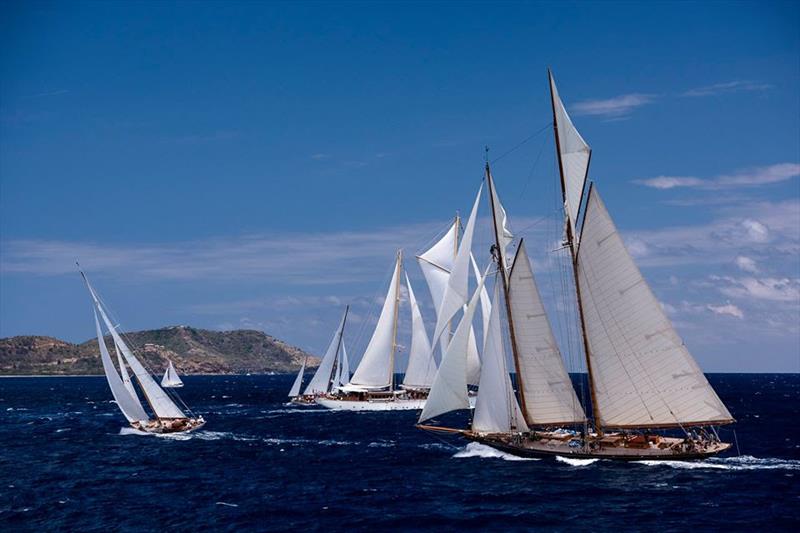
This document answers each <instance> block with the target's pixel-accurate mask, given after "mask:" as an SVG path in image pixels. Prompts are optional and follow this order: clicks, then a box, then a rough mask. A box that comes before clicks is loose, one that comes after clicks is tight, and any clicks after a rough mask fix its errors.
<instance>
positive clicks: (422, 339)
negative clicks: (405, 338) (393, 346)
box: [403, 274, 436, 389]
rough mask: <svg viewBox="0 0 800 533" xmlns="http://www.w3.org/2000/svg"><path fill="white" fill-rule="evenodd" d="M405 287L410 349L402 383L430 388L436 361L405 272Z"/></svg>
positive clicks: (412, 386)
mask: <svg viewBox="0 0 800 533" xmlns="http://www.w3.org/2000/svg"><path fill="white" fill-rule="evenodd" d="M406 287H407V288H408V302H409V304H410V305H411V350H410V352H409V354H408V367H407V368H406V373H405V376H404V377H403V385H405V386H406V387H409V388H421V389H427V388H430V386H431V384H433V379H434V378H435V377H436V361H435V360H434V359H433V349H432V348H431V342H430V340H428V332H427V331H425V322H423V321H422V313H421V312H420V310H419V305H417V298H416V297H415V296H414V290H413V289H412V288H411V281H410V280H409V279H408V274H406Z"/></svg>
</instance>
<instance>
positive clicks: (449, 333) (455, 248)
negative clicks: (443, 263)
mask: <svg viewBox="0 0 800 533" xmlns="http://www.w3.org/2000/svg"><path fill="white" fill-rule="evenodd" d="M453 227H454V228H455V239H453V261H454V262H455V260H456V256H458V230H459V229H461V217H460V216H459V214H458V211H456V218H455V220H454V221H453ZM451 270H452V269H451ZM451 273H452V272H451ZM448 275H449V274H448ZM452 337H453V319H452V318H451V319H450V321H449V322H448V323H447V344H450V339H451V338H452ZM440 346H441V344H440ZM442 357H444V354H442Z"/></svg>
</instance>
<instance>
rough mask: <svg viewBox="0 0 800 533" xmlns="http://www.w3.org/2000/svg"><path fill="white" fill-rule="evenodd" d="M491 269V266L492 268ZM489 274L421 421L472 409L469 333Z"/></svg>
mask: <svg viewBox="0 0 800 533" xmlns="http://www.w3.org/2000/svg"><path fill="white" fill-rule="evenodd" d="M490 267H491V266H490ZM488 272H489V270H488V268H487V270H486V273H485V274H484V275H483V276H482V277H481V279H480V281H479V282H478V288H477V289H476V290H475V294H474V295H473V296H472V299H471V300H470V303H469V305H468V306H467V310H466V311H465V312H464V316H463V317H461V321H460V322H459V324H458V327H457V328H456V332H455V334H454V335H453V338H452V339H451V341H450V344H448V346H447V351H446V352H445V354H444V356H443V357H442V362H441V364H440V365H439V370H438V371H437V372H436V377H435V378H434V380H433V386H432V387H431V390H430V392H429V393H428V399H427V400H426V401H425V407H424V408H423V409H422V414H421V415H420V417H419V421H420V422H423V421H425V420H429V419H431V418H433V417H435V416H438V415H441V414H443V413H448V412H450V411H455V410H457V409H467V408H468V407H469V396H468V391H467V345H468V342H469V334H470V331H471V330H472V318H473V317H474V315H475V309H476V308H477V307H478V300H479V299H480V292H481V289H482V288H483V284H484V282H485V280H486V274H488Z"/></svg>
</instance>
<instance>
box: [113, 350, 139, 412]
mask: <svg viewBox="0 0 800 533" xmlns="http://www.w3.org/2000/svg"><path fill="white" fill-rule="evenodd" d="M112 338H113V337H112ZM114 353H115V354H117V363H118V364H119V372H120V374H122V383H124V384H125V388H126V389H128V392H130V393H131V396H133V397H134V398H137V399H138V396H136V390H135V389H134V388H133V382H131V376H130V374H128V369H127V367H126V366H125V361H123V360H122V354H121V353H119V346H117V343H116V342H115V343H114Z"/></svg>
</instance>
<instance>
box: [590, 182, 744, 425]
mask: <svg viewBox="0 0 800 533" xmlns="http://www.w3.org/2000/svg"><path fill="white" fill-rule="evenodd" d="M577 272H578V280H577V281H578V283H579V285H580V294H581V300H582V305H583V310H584V317H585V324H586V337H587V342H588V345H589V362H590V364H591V365H592V367H591V368H592V371H593V376H594V387H595V391H594V392H595V397H596V399H597V412H598V416H599V418H600V420H598V421H597V422H596V423H597V424H598V425H599V426H601V427H610V428H622V427H676V426H682V425H684V424H686V425H691V424H697V423H698V421H700V422H706V423H726V422H729V421H731V420H732V417H731V414H730V413H729V412H728V409H727V408H726V407H725V405H724V404H723V403H722V401H721V400H720V399H719V397H718V396H717V394H716V392H715V391H714V389H713V388H712V387H711V385H710V384H709V383H708V380H707V379H706V377H705V375H704V374H703V372H702V370H701V369H700V367H699V366H698V365H697V363H696V361H695V360H694V358H693V357H692V355H691V354H690V353H689V351H688V350H687V349H686V347H685V346H684V344H683V342H682V340H681V338H680V337H679V336H678V334H677V332H676V331H675V329H674V328H673V326H672V324H671V322H670V321H669V319H668V318H667V316H666V314H665V313H664V310H663V309H662V307H661V305H660V304H659V302H658V300H657V299H656V298H655V296H654V295H653V293H652V291H651V289H650V286H649V285H648V284H647V282H646V281H645V279H644V277H643V276H642V274H641V272H640V271H639V268H638V267H637V266H636V264H635V263H634V261H633V259H632V258H631V256H630V254H629V253H628V251H627V249H626V248H625V244H624V242H623V240H622V237H621V236H620V234H619V232H618V231H617V228H616V226H615V225H614V223H613V221H612V219H611V217H610V216H609V214H608V211H607V210H606V208H605V205H604V204H603V201H602V199H601V198H600V195H599V193H598V192H597V189H596V187H594V186H591V187H590V188H589V194H588V199H587V202H586V213H585V220H584V223H583V226H582V236H581V244H580V247H579V248H578V252H577Z"/></svg>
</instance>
